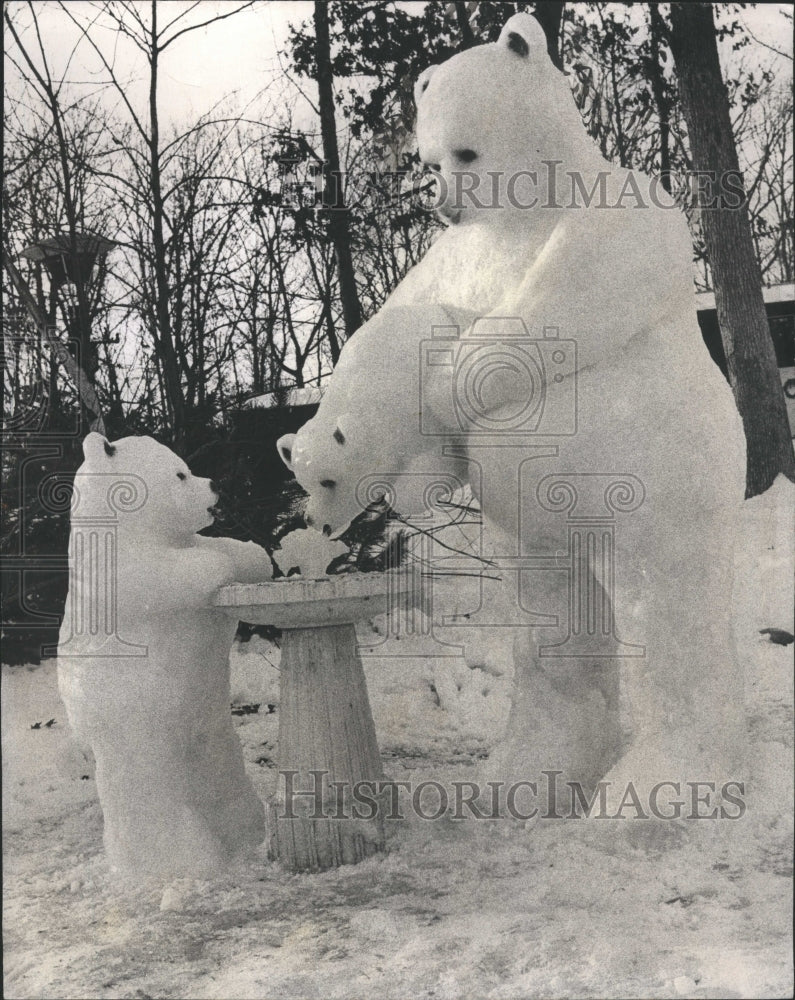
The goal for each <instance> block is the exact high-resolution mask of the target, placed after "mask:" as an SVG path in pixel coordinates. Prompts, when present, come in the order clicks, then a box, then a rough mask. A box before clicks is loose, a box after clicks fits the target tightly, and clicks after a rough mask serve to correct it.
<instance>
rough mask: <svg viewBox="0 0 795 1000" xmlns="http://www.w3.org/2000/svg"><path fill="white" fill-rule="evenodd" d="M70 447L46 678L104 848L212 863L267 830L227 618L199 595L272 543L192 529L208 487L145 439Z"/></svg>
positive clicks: (257, 563)
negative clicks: (74, 466) (89, 791)
mask: <svg viewBox="0 0 795 1000" xmlns="http://www.w3.org/2000/svg"><path fill="white" fill-rule="evenodd" d="M83 453H84V462H83V464H82V465H81V466H80V468H79V469H78V470H77V473H76V475H75V480H74V492H73V499H72V514H71V532H70V543H69V569H70V581H69V594H68V597H67V600H66V607H65V614H64V619H63V624H62V626H61V633H60V642H59V653H58V684H59V689H60V692H61V697H62V699H63V701H64V704H65V705H66V709H67V714H68V717H69V722H70V724H71V726H72V729H73V731H74V733H75V735H76V736H77V737H78V739H80V740H81V742H83V743H85V744H87V745H88V746H90V748H91V750H92V751H93V754H94V758H95V760H96V779H97V790H98V793H99V800H100V804H101V806H102V812H103V815H104V821H105V829H104V838H105V846H106V850H107V854H108V857H109V860H110V862H111V864H112V865H113V866H114V867H116V868H117V869H118V870H120V871H121V872H123V873H126V874H133V875H138V874H143V873H152V874H156V875H163V874H165V875H170V874H175V873H176V874H187V873H191V874H195V873H200V872H203V871H210V870H212V869H214V868H216V867H217V866H218V865H220V864H222V863H223V862H224V861H225V860H226V859H228V858H229V857H230V856H231V855H232V854H233V853H235V852H236V851H238V850H240V849H242V848H245V847H246V846H247V845H253V844H257V843H259V842H260V841H262V840H263V839H264V836H265V828H264V808H263V806H262V803H261V802H260V800H259V798H258V796H257V795H256V793H255V792H254V789H253V787H252V785H251V783H250V781H249V779H248V777H247V776H246V774H245V770H244V764H243V754H242V749H241V746H240V741H239V739H238V737H237V734H236V733H235V730H234V727H233V723H232V719H231V716H230V710H229V709H230V691H229V684H230V681H229V651H230V648H231V645H232V641H233V639H234V634H235V629H236V623H235V621H234V620H233V619H231V618H229V617H228V616H227V615H225V614H223V613H222V612H221V611H219V610H216V609H215V608H214V607H213V606H212V598H213V595H214V594H215V592H216V591H217V590H218V588H219V587H221V586H222V585H224V584H227V583H231V582H234V581H240V582H256V581H263V580H268V579H270V577H271V573H272V567H271V562H270V558H269V556H268V554H267V553H266V552H265V550H264V549H262V548H260V547H259V546H258V545H255V544H254V543H253V542H247V543H243V542H238V541H233V540H231V539H227V538H204V537H202V536H200V535H197V534H196V532H197V531H200V530H201V529H202V528H204V527H206V526H207V525H209V524H211V523H212V520H213V506H214V504H215V503H216V501H217V494H216V493H215V490H214V488H213V485H212V483H211V482H210V481H209V480H208V479H199V478H196V477H194V476H192V475H191V472H190V470H189V468H188V466H187V465H186V464H185V462H184V461H182V459H181V458H179V457H178V456H177V455H175V454H174V453H173V452H172V451H170V450H169V449H168V448H166V447H165V446H164V445H162V444H159V443H158V442H157V441H155V440H154V439H152V438H150V437H127V438H122V439H121V440H119V441H116V442H114V443H112V444H111V443H110V442H109V441H107V440H106V439H105V438H104V437H102V436H101V435H100V434H96V433H91V434H89V435H88V436H87V437H86V439H85V441H84V443H83Z"/></svg>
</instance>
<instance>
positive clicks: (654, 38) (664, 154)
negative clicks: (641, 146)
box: [649, 3, 671, 194]
mask: <svg viewBox="0 0 795 1000" xmlns="http://www.w3.org/2000/svg"><path fill="white" fill-rule="evenodd" d="M665 34H666V32H665V22H664V21H663V19H662V15H661V14H660V9H659V7H658V6H657V4H656V3H650V4H649V47H650V49H651V55H650V58H649V80H650V82H651V89H652V93H653V95H654V103H655V104H656V105H657V114H658V116H659V119H660V179H661V181H662V186H663V188H664V189H665V190H666V191H667V192H668V194H670V193H671V104H670V101H669V100H668V97H667V96H666V93H665V78H664V76H663V70H662V65H661V62H660V49H661V47H662V45H663V44H664V42H665Z"/></svg>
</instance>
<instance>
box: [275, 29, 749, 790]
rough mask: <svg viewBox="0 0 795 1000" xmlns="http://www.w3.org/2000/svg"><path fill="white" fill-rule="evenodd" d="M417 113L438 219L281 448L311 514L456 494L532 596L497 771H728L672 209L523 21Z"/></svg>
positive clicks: (736, 489) (708, 530)
mask: <svg viewBox="0 0 795 1000" xmlns="http://www.w3.org/2000/svg"><path fill="white" fill-rule="evenodd" d="M416 100H417V138H418V143H419V150H420V155H421V157H422V159H423V161H425V162H426V163H427V164H429V165H431V166H432V168H433V170H434V171H435V173H436V176H437V181H438V185H439V192H440V205H439V210H440V212H441V214H442V215H443V216H444V217H445V218H446V220H447V222H448V228H447V229H446V230H445V231H444V232H443V234H442V235H441V237H440V238H439V239H438V240H437V241H436V242H435V243H434V244H433V245H432V247H431V248H430V250H429V251H428V253H427V254H426V256H425V257H424V259H423V260H422V261H421V262H420V263H419V264H417V265H416V266H415V267H414V268H413V269H412V270H411V271H410V272H409V273H408V274H407V275H406V277H405V279H404V280H403V282H402V283H401V284H400V285H399V286H398V287H397V289H396V290H395V291H394V293H393V294H392V295H391V297H390V298H389V299H388V300H387V302H386V303H385V305H384V306H383V308H382V309H381V311H380V312H379V313H378V314H377V315H376V316H375V317H374V318H373V319H372V320H370V321H369V322H368V323H367V324H366V325H365V326H364V327H363V328H362V329H360V330H359V331H358V332H357V333H356V334H355V336H354V337H353V338H352V339H351V340H350V341H349V343H348V344H346V346H345V349H344V350H343V352H342V356H341V358H340V361H339V364H338V367H337V368H336V370H335V372H334V374H333V375H332V378H331V380H330V384H329V386H328V388H327V391H326V393H325V395H324V397H323V400H322V402H321V405H320V408H319V411H318V413H317V415H316V416H315V418H314V419H313V420H311V421H310V422H309V423H307V424H306V425H305V426H304V427H302V428H301V429H300V431H299V432H298V434H297V435H295V436H293V435H290V436H288V437H285V438H282V439H281V440H280V441H279V443H278V447H279V449H280V452H281V454H282V457H283V458H284V460H285V461H286V462H287V464H288V465H289V466H290V468H292V469H293V471H294V472H295V475H296V477H297V479H298V481H299V482H300V483H301V485H302V486H303V487H304V488H305V489H306V491H307V492H308V493H309V502H308V507H307V514H308V519H311V520H312V521H313V522H314V523H315V524H316V525H317V526H318V527H321V526H323V525H328V526H329V527H330V528H331V529H332V531H333V532H335V531H338V530H339V529H340V528H341V527H342V526H343V525H345V524H346V523H347V522H348V521H349V520H350V519H351V518H352V517H353V516H355V515H356V514H357V513H358V511H359V510H360V503H361V494H362V490H361V489H360V486H361V484H362V483H363V482H365V481H366V477H367V475H368V474H370V473H378V474H381V476H382V478H383V479H385V480H390V479H391V480H393V481H395V482H397V481H398V480H399V477H400V476H401V475H402V474H404V473H405V472H406V470H416V469H424V470H426V471H427V470H429V469H438V470H439V471H447V472H452V473H453V474H455V475H457V476H459V477H463V478H468V479H469V480H470V481H471V483H472V486H473V489H474V490H475V492H476V493H478V494H479V496H480V500H481V503H482V507H483V515H484V520H485V522H486V528H487V529H488V530H489V531H490V532H491V533H492V536H493V537H495V538H500V537H501V536H502V539H503V540H502V541H501V542H497V543H496V551H497V553H498V556H499V555H500V552H502V555H504V556H505V557H506V558H504V559H503V560H502V562H500V559H499V558H497V559H496V564H497V565H500V566H501V567H502V568H503V571H504V572H503V576H504V579H505V581H506V586H507V585H509V584H510V587H514V589H515V578H516V576H517V573H518V576H519V577H520V578H521V582H520V590H521V592H522V601H521V603H522V605H523V607H525V608H530V609H532V610H533V611H535V612H537V613H538V614H541V615H548V616H552V617H551V618H547V619H546V620H541V621H542V622H543V624H544V626H545V627H537V628H525V629H523V630H522V633H521V634H522V636H523V638H521V639H520V640H518V641H517V643H516V647H515V652H514V659H515V678H516V679H515V694H514V700H513V708H512V712H511V717H510V720H509V723H508V731H507V734H506V737H505V741H504V743H503V745H502V747H501V748H500V751H499V752H498V753H497V755H496V758H495V761H494V762H493V767H492V776H493V778H494V779H496V780H503V781H506V782H511V781H515V780H519V779H528V780H534V779H536V778H538V776H539V775H540V773H541V771H543V770H560V771H562V772H563V773H562V776H561V780H562V781H565V780H577V781H582V782H591V783H592V782H594V781H596V780H597V779H599V778H602V777H603V776H605V774H606V772H608V771H609V772H610V773H609V774H608V780H611V781H612V782H613V785H612V786H611V788H612V789H614V790H615V794H617V795H618V796H621V797H623V794H624V792H625V790H626V785H627V782H628V781H629V780H632V781H633V783H634V785H635V789H636V792H637V794H638V796H639V797H641V798H642V796H643V794H644V788H645V789H646V791H650V790H651V788H652V787H653V786H654V785H655V784H657V783H658V782H663V781H673V782H677V781H680V782H681V781H688V780H704V781H714V782H716V783H718V784H720V783H721V782H722V781H723V780H726V779H732V778H737V777H740V776H741V772H740V771H739V770H738V769H739V768H740V766H741V760H742V753H743V751H742V746H743V692H742V683H741V672H740V670H739V667H738V662H737V658H736V655H735V651H734V646H733V639H732V623H731V620H730V613H729V608H730V595H731V585H732V572H733V556H732V542H733V535H734V532H735V527H734V525H735V518H736V515H737V513H738V511H739V509H740V505H741V501H742V498H743V494H744V473H745V442H744V437H743V432H742V428H741V423H740V419H739V417H738V415H737V412H736V410H735V406H734V401H733V398H732V394H731V392H730V389H729V386H728V385H727V384H726V382H725V381H724V379H723V377H722V376H721V374H720V372H719V371H718V369H717V368H716V367H715V366H714V365H713V363H712V361H711V360H710V358H709V355H708V353H707V351H706V349H705V347H704V345H703V343H702V340H701V337H700V334H699V329H698V326H697V322H696V315H695V308H694V301H693V282H692V277H691V270H690V261H691V244H690V238H689V234H688V230H687V226H686V222H685V219H684V217H683V216H682V214H681V213H680V211H679V210H678V209H677V208H675V207H673V206H671V205H667V206H666V205H663V204H661V203H660V198H661V196H664V192H663V191H662V189H661V188H660V186H659V185H658V184H656V183H655V181H653V180H652V179H651V178H648V177H645V176H644V175H631V174H630V173H629V172H628V171H626V170H623V169H619V168H616V167H613V166H612V165H610V164H608V163H607V162H606V161H605V160H604V159H603V158H602V157H601V155H600V153H599V151H598V150H597V149H596V147H595V146H594V144H593V143H592V141H591V140H590V138H589V137H588V135H587V134H586V132H585V130H584V128H583V125H582V122H581V120H580V117H579V114H578V112H577V110H576V108H575V105H574V102H573V99H572V96H571V93H570V90H569V87H568V86H567V83H566V79H565V77H564V76H563V75H562V74H561V73H559V72H558V71H557V70H556V69H555V68H554V67H553V66H552V64H551V62H550V60H549V58H548V56H547V53H546V43H545V39H544V36H543V33H542V31H541V29H540V27H539V25H538V23H537V22H536V21H535V20H534V18H532V17H531V16H529V15H526V14H517V15H515V16H514V17H512V18H511V19H510V20H509V21H508V22H507V23H506V25H505V27H504V29H503V31H502V33H501V35H500V38H499V40H498V41H497V42H496V43H494V44H488V45H483V46H480V47H477V48H473V49H470V50H468V51H466V52H463V53H460V54H459V55H456V56H454V57H453V58H451V59H450V60H448V61H447V62H445V63H444V64H443V65H441V66H436V67H430V68H429V69H428V70H426V71H425V72H424V73H423V74H422V76H421V77H420V79H419V81H418V83H417V87H416ZM454 327H458V331H459V332H458V334H457V335H456V331H455V330H452V328H454ZM477 352H480V355H482V356H481V357H480V359H479V360H478V362H477V363H475V361H474V360H473V359H474V358H475V355H476V353H477ZM533 386H534V388H533ZM533 393H535V395H534V397H533ZM531 397H533V398H532V399H531ZM523 421H524V423H523ZM517 428H518V430H519V431H521V432H522V433H520V434H519V435H518V436H517V434H516V433H515V432H516V430H517ZM357 490H358V495H357ZM397 492H398V493H399V491H397ZM365 493H366V491H365ZM404 513H409V512H408V511H404ZM507 557H513V560H514V561H513V563H511V561H510V558H507ZM535 557H540V558H539V561H538V562H537V563H535V564H534V563H533V562H532V560H533V558H535ZM523 558H524V559H526V560H528V561H527V565H526V568H525V570H523V571H515V567H516V566H517V565H519V563H517V561H516V560H517V559H519V562H521V560H522V559H523ZM510 587H509V589H510ZM611 598H613V599H614V609H613V610H614V613H615V624H613V621H612V618H613V611H611V609H610V600H611ZM555 619H557V622H558V624H557V627H556V626H555V625H554V622H555ZM537 620H538V619H537ZM619 640H620V641H622V642H623V643H624V645H619ZM564 642H565V643H567V644H566V645H565V646H563V645H561V644H563V643H564ZM619 663H620V664H621V675H622V676H621V684H622V699H625V701H626V703H627V704H628V707H629V717H630V720H631V721H630V726H631V733H628V732H626V729H627V727H626V726H625V727H624V728H625V732H624V733H623V734H622V733H621V732H619V725H618V719H619V714H618V697H617V690H616V681H617V675H618V664H619ZM666 790H667V789H666ZM611 794H612V792H611Z"/></svg>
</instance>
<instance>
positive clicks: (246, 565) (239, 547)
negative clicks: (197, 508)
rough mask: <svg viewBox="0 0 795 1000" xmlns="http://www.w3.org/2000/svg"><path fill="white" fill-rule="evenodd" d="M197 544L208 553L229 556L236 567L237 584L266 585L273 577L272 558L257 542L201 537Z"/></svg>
mask: <svg viewBox="0 0 795 1000" xmlns="http://www.w3.org/2000/svg"><path fill="white" fill-rule="evenodd" d="M196 541H197V544H198V545H199V546H200V547H201V548H204V549H207V550H208V551H213V552H218V553H221V554H223V555H226V556H228V557H229V558H230V559H231V560H232V562H233V563H234V567H235V581H234V582H235V583H265V582H267V581H268V580H270V579H271V578H272V577H273V563H272V562H271V557H270V556H269V555H268V553H267V552H266V551H265V549H263V548H262V546H261V545H257V544H256V542H240V541H238V540H237V539H236V538H207V537H205V536H204V535H199V536H198V537H197V539H196Z"/></svg>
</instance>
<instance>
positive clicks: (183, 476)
mask: <svg viewBox="0 0 795 1000" xmlns="http://www.w3.org/2000/svg"><path fill="white" fill-rule="evenodd" d="M187 478H188V477H187V476H186V475H185V473H184V472H178V473H177V479H187Z"/></svg>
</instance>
